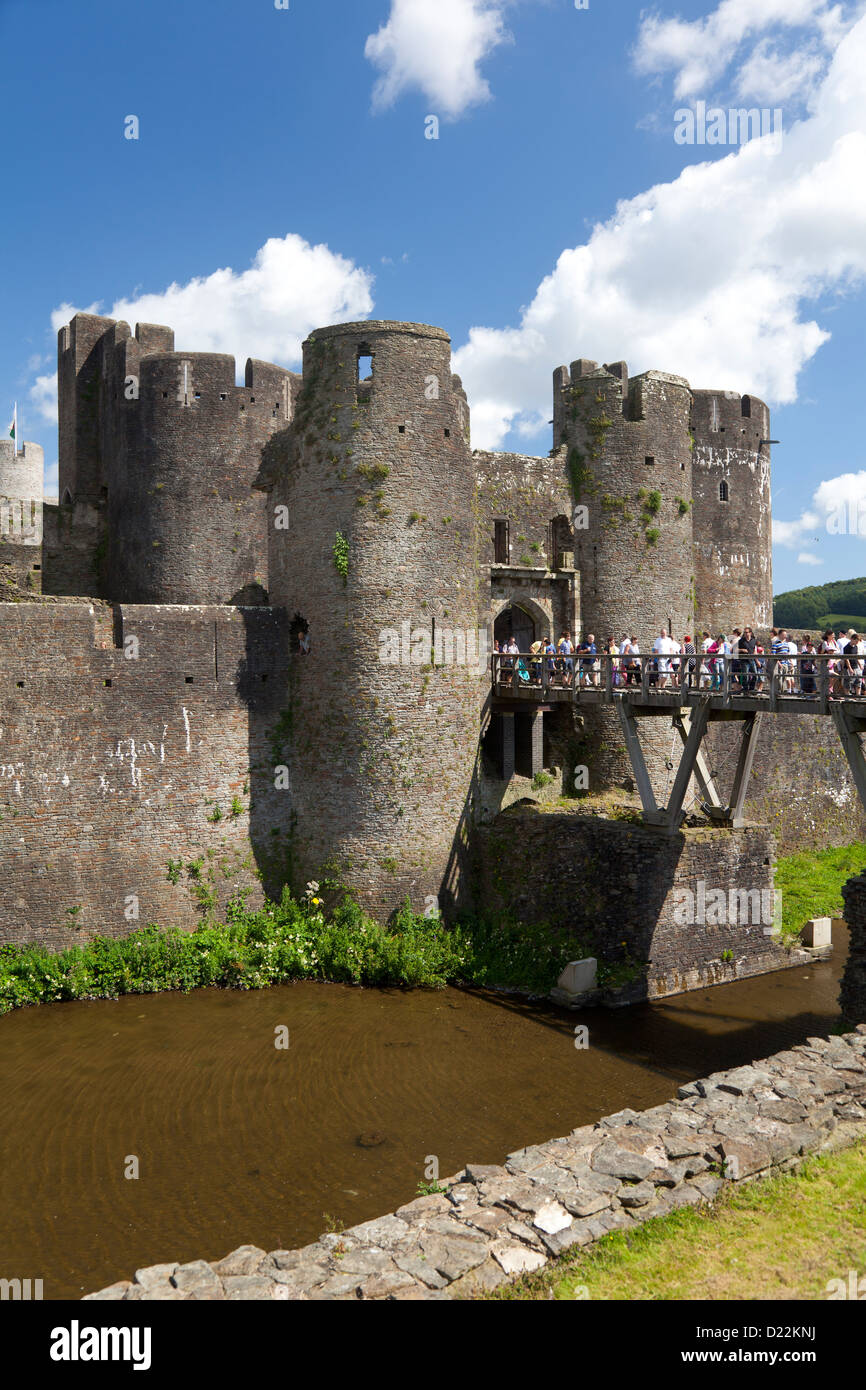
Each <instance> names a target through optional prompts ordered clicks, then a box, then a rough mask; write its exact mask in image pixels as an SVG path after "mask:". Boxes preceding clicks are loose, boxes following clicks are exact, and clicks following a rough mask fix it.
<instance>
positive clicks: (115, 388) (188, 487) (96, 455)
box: [50, 314, 298, 604]
mask: <svg viewBox="0 0 866 1390" xmlns="http://www.w3.org/2000/svg"><path fill="white" fill-rule="evenodd" d="M297 382H298V379H297V377H295V376H293V374H292V373H291V372H289V371H287V370H286V369H285V368H283V367H277V366H273V365H271V364H269V363H264V362H255V361H252V360H250V361H248V362H247V366H246V375H245V384H244V386H242V387H241V386H237V385H236V384H235V362H234V358H233V357H230V356H226V355H224V354H220V353H183V352H176V351H175V350H174V333H173V332H172V330H171V329H170V328H165V327H162V326H161V325H157V324H137V325H136V330H135V335H134V336H133V335H131V334H130V330H129V326H128V324H126V323H123V322H117V321H115V320H113V319H106V318H100V317H98V316H97V315H93V314H77V315H76V316H75V318H74V319H73V320H72V322H71V323H70V324H68V325H66V326H65V327H64V328H62V329H61V330H60V333H59V335H58V387H59V420H60V449H59V480H60V503H61V506H63V504H75V505H76V506H78V507H82V506H83V507H86V508H90V509H94V510H95V511H96V512H97V513H98V516H99V525H98V526H97V528H96V534H95V536H94V538H93V540H94V544H93V554H92V556H91V557H90V562H89V568H90V569H91V570H92V571H93V572H94V573H95V575H96V587H95V588H94V587H91V589H90V590H89V591H88V592H91V593H97V594H98V595H99V596H103V597H108V598H111V599H112V600H114V601H119V602H124V603H220V604H222V603H251V602H256V601H258V602H263V601H266V590H267V580H268V576H267V553H268V547H267V517H266V514H265V509H266V504H265V499H264V498H263V497H262V496H261V495H260V494H259V493H257V492H255V491H254V490H253V487H252V484H253V480H254V478H255V475H256V472H257V470H258V467H259V464H260V460H261V451H262V448H263V446H264V444H265V443H266V441H267V440H268V439H269V438H270V436H271V435H272V434H273V433H275V432H276V431H277V430H279V429H282V428H285V426H286V424H287V423H288V421H289V420H290V419H291V415H292V404H293V395H294V392H295V390H296V388H297ZM87 529H88V528H78V529H77V530H76V532H75V541H76V545H75V549H77V550H84V548H85V546H86V542H87ZM50 568H51V572H52V574H53V576H54V579H55V581H56V582H57V583H63V582H64V579H65V575H64V573H63V568H62V565H61V564H60V563H59V561H56V560H55V562H54V563H53V564H52V566H51V567H50ZM71 579H72V582H73V583H75V582H77V575H76V574H75V573H73V575H72V576H71Z"/></svg>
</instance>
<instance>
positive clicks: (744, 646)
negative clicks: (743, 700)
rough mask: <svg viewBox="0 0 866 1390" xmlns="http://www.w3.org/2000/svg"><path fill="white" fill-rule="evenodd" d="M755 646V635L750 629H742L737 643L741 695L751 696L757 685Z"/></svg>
mask: <svg viewBox="0 0 866 1390" xmlns="http://www.w3.org/2000/svg"><path fill="white" fill-rule="evenodd" d="M757 645H758V644H757V641H756V640H755V634H754V632H753V631H752V629H751V628H750V627H744V628H743V631H742V633H741V634H740V640H739V643H738V647H739V653H740V671H739V677H740V690H741V694H743V695H747V694H751V692H752V691H753V690H754V689H755V687H756V686H757V684H758V663H757V662H756V661H755V648H756V647H757Z"/></svg>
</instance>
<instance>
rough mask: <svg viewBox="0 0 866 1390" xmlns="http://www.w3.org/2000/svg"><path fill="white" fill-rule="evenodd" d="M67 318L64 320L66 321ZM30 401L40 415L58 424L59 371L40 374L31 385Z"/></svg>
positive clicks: (51, 422)
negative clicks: (47, 374)
mask: <svg viewBox="0 0 866 1390" xmlns="http://www.w3.org/2000/svg"><path fill="white" fill-rule="evenodd" d="M65 321H66V320H64V322H65ZM30 401H31V403H32V404H33V405H34V406H35V408H36V410H37V412H38V414H39V416H40V418H41V419H43V420H47V421H48V422H49V423H50V424H53V425H56V424H57V373H56V372H52V373H51V375H50V376H38V377H37V378H36V380H35V381H34V383H33V385H32V386H31V387H30Z"/></svg>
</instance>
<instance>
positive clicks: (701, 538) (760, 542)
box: [691, 391, 773, 636]
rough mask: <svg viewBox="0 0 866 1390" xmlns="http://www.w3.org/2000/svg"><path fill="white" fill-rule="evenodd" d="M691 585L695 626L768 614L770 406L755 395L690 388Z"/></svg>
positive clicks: (721, 628) (764, 620) (765, 618)
mask: <svg viewBox="0 0 866 1390" xmlns="http://www.w3.org/2000/svg"><path fill="white" fill-rule="evenodd" d="M691 431H692V437H693V442H694V451H693V455H692V486H693V489H694V499H695V504H694V513H693V516H694V521H693V529H694V536H695V584H696V588H697V609H698V619H699V621H700V624H701V626H702V627H706V628H707V629H708V630H710V631H712V633H713V635H714V636H715V634H716V633H718V632H727V631H728V630H729V629H730V628H733V627H742V626H744V624H746V623H748V624H749V625H750V626H751V627H753V628H754V629H755V630H756V631H757V632H762V631H764V632H765V631H766V630H767V629H768V628H769V627H770V625H771V623H772V621H773V568H772V516H771V509H770V412H769V409H768V408H767V406H766V405H765V404H764V402H763V401H759V400H758V398H757V396H741V395H740V394H739V392H735V391H693V392H692V423H691Z"/></svg>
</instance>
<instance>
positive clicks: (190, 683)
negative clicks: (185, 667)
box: [184, 676, 195, 685]
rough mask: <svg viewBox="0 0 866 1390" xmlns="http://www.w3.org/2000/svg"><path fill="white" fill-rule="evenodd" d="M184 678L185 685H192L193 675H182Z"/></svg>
mask: <svg viewBox="0 0 866 1390" xmlns="http://www.w3.org/2000/svg"><path fill="white" fill-rule="evenodd" d="M184 680H185V681H186V683H187V685H192V683H193V681H194V680H195V676H184Z"/></svg>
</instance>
